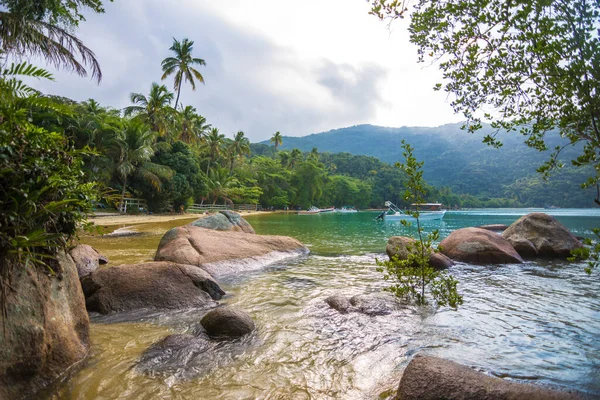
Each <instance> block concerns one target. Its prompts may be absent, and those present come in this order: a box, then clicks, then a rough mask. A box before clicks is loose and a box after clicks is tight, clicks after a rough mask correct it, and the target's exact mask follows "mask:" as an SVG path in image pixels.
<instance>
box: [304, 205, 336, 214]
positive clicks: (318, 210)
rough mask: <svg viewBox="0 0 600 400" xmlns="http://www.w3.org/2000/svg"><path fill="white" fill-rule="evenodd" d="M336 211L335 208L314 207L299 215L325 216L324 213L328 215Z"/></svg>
mask: <svg viewBox="0 0 600 400" xmlns="http://www.w3.org/2000/svg"><path fill="white" fill-rule="evenodd" d="M334 210H335V207H329V208H318V207H315V206H312V207H311V208H309V209H308V210H302V211H298V214H300V215H314V214H324V213H328V212H333V211H334Z"/></svg>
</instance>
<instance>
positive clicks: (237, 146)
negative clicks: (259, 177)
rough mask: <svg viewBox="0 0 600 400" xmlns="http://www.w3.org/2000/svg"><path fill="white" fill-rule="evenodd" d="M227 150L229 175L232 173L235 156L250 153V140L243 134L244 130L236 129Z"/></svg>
mask: <svg viewBox="0 0 600 400" xmlns="http://www.w3.org/2000/svg"><path fill="white" fill-rule="evenodd" d="M227 150H228V151H229V157H230V164H229V175H231V174H232V173H233V163H234V161H235V159H236V158H237V157H241V156H243V155H244V154H247V155H250V141H249V140H248V138H246V137H245V136H244V132H242V131H238V133H236V134H235V136H234V137H233V141H232V142H231V144H230V145H229V148H228V149H227Z"/></svg>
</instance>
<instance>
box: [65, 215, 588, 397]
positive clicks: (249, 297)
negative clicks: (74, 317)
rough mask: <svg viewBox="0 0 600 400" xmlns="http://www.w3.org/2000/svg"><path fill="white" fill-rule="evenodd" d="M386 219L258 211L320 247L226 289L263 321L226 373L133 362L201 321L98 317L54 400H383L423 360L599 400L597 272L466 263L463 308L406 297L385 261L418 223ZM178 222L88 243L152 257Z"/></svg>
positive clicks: (579, 229) (229, 299)
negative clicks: (367, 306) (335, 299)
mask: <svg viewBox="0 0 600 400" xmlns="http://www.w3.org/2000/svg"><path fill="white" fill-rule="evenodd" d="M532 211H533V210H506V209H502V210H470V211H456V212H448V213H447V214H446V216H445V218H444V220H443V221H441V222H434V221H432V222H431V223H429V224H428V225H426V226H425V228H426V230H433V229H439V230H440V233H441V236H442V237H444V236H446V235H448V234H449V233H450V232H451V231H453V230H455V229H458V228H462V227H466V226H478V225H483V224H497V223H499V224H510V223H512V222H514V221H515V220H516V219H517V218H518V217H519V216H521V215H524V214H526V213H528V212H532ZM547 211H549V212H550V213H552V214H554V215H556V217H557V218H558V219H559V220H560V221H561V222H562V223H563V224H565V225H566V226H567V227H569V228H570V229H571V230H572V231H573V232H574V233H575V234H576V235H579V236H589V235H591V229H592V228H593V227H596V226H598V227H600V210H566V209H557V210H547ZM376 215H377V213H375V212H373V213H368V212H359V213H357V214H342V215H336V214H325V215H295V214H287V215H286V214H268V215H257V216H250V217H248V218H247V220H248V221H249V222H250V223H251V224H252V225H253V226H254V228H255V230H256V231H257V233H259V234H278V235H289V236H293V237H296V238H298V239H299V240H301V241H302V242H304V243H306V244H307V245H308V246H309V247H310V249H311V253H310V254H309V255H307V256H302V257H296V258H291V259H287V260H284V261H280V262H276V263H273V264H271V265H269V266H267V267H264V268H261V269H258V270H253V271H249V272H247V273H243V274H240V275H237V276H235V277H230V278H227V279H223V280H221V281H220V283H221V286H222V287H223V289H224V290H225V291H226V292H227V296H226V297H225V299H224V300H223V301H222V302H223V303H226V304H229V305H231V306H233V307H235V308H238V309H241V310H244V311H246V312H248V313H249V314H250V316H251V317H252V318H253V319H254V321H255V323H256V326H257V331H256V332H255V334H253V336H252V337H251V338H250V340H249V342H248V344H247V346H246V347H243V348H242V349H240V348H237V349H236V348H232V349H231V352H230V353H228V350H227V349H228V348H227V347H225V348H224V349H222V350H223V351H222V352H221V353H220V357H219V359H215V360H212V359H202V360H199V362H201V363H203V365H205V364H206V363H208V364H209V365H213V364H211V363H214V369H212V370H211V371H210V372H209V373H207V374H201V375H199V376H197V377H195V378H193V379H189V380H178V379H177V378H176V377H175V376H146V375H143V374H140V373H137V372H136V371H135V368H134V366H135V364H136V361H137V359H138V358H139V356H140V355H141V354H142V352H143V351H144V350H145V349H146V348H148V346H150V345H151V344H152V343H155V342H156V341H158V340H160V339H162V338H163V337H165V336H166V335H168V334H172V333H188V332H192V331H193V327H194V324H197V322H198V321H199V320H200V318H201V316H202V314H201V313H198V312H197V311H196V310H192V311H184V312H168V313H156V314H155V315H154V316H149V317H145V318H144V319H143V320H138V321H134V322H120V323H107V322H106V321H105V322H102V321H98V320H97V319H93V321H92V322H93V324H92V329H91V334H92V341H93V344H94V347H93V350H92V357H91V358H90V361H89V363H88V364H87V366H86V367H85V368H84V369H83V370H82V371H80V372H79V373H77V374H76V375H75V376H74V377H72V378H71V379H70V380H69V381H68V382H67V383H66V384H65V385H64V386H63V387H62V388H61V390H60V391H59V393H58V394H57V396H56V397H54V398H55V399H61V400H62V399H81V400H83V399H85V400H91V399H97V398H105V399H112V398H120V399H132V400H133V399H155V398H161V399H318V400H322V399H325V400H327V399H363V398H366V399H375V398H378V396H379V394H380V393H381V392H383V391H387V390H393V389H394V388H396V387H397V385H398V382H399V377H400V375H401V372H402V370H403V369H404V367H405V366H406V365H407V363H408V362H409V361H410V359H411V357H412V356H413V355H414V354H416V353H427V354H431V355H436V356H439V357H443V358H446V359H450V360H453V361H457V362H459V363H462V364H466V365H469V366H472V367H474V368H476V369H478V370H480V371H483V372H485V373H487V374H490V375H494V376H499V377H504V378H508V379H514V380H518V381H524V382H530V383H535V384H539V385H550V386H553V387H559V388H568V389H577V390H581V391H584V392H587V393H589V394H592V395H593V396H596V397H600V340H598V337H599V335H600V297H599V293H600V280H599V279H598V272H595V273H594V275H592V276H588V275H587V274H585V273H584V271H583V265H581V264H570V263H566V262H563V261H536V262H526V263H524V264H507V265H497V266H485V265H484V266H477V265H469V264H461V263H459V264H456V265H455V266H454V267H452V268H451V269H450V270H449V271H450V273H451V274H452V275H454V276H455V277H457V279H458V280H459V282H460V283H459V291H460V292H461V294H462V295H463V296H464V305H463V306H461V307H460V308H459V309H458V310H457V311H453V310H450V309H448V308H439V309H436V308H434V307H432V306H425V307H415V306H412V305H407V304H402V303H398V302H396V301H395V300H394V299H393V298H391V297H390V296H389V295H387V294H384V292H383V289H384V288H385V286H386V282H385V281H383V279H382V275H381V273H379V272H377V270H376V265H375V259H376V258H382V257H385V253H384V251H385V246H386V243H387V240H388V238H389V237H390V236H393V235H411V234H414V229H412V230H411V229H407V228H405V227H403V226H402V225H401V224H400V223H398V222H377V221H375V217H376ZM183 223H184V222H182V224H183ZM171 227H172V223H171V224H165V225H160V224H153V225H147V226H144V225H141V226H140V227H139V229H140V230H142V231H144V234H143V235H142V236H140V237H132V238H122V239H114V238H113V239H110V240H106V239H101V238H90V240H87V242H89V243H90V244H92V245H94V246H95V247H97V248H98V249H99V250H100V252H101V253H104V254H105V255H107V256H108V257H109V259H111V263H114V262H115V261H116V263H119V262H139V261H144V260H147V259H148V258H149V257H151V256H152V254H153V252H154V250H155V248H156V245H157V244H158V240H159V239H160V237H161V236H162V235H163V234H164V232H166V230H167V229H169V228H171ZM121 240H122V242H121ZM115 241H116V243H115ZM224 245H226V244H224ZM333 294H341V295H345V296H347V297H351V296H353V295H368V296H377V297H379V298H382V299H385V301H386V302H388V304H392V305H394V306H393V310H392V313H391V314H389V315H381V316H368V315H364V314H360V313H349V314H340V313H338V312H337V311H335V310H333V309H331V308H330V307H329V306H328V305H327V304H326V303H325V302H324V299H325V298H327V297H328V296H330V295H333ZM187 372H189V371H187Z"/></svg>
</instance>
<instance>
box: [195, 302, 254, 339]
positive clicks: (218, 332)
mask: <svg viewBox="0 0 600 400" xmlns="http://www.w3.org/2000/svg"><path fill="white" fill-rule="evenodd" d="M200 323H201V324H202V326H203V327H204V329H206V333H207V334H208V336H210V337H212V338H215V339H237V338H239V337H242V336H244V335H247V334H249V333H251V332H252V331H253V330H254V329H255V325H254V321H252V318H250V316H249V315H248V314H246V313H245V312H243V311H239V310H233V309H231V308H228V307H219V308H217V309H214V310H212V311H209V312H208V313H207V314H206V315H205V316H204V318H202V320H201V321H200Z"/></svg>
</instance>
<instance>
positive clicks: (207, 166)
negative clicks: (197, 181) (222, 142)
mask: <svg viewBox="0 0 600 400" xmlns="http://www.w3.org/2000/svg"><path fill="white" fill-rule="evenodd" d="M209 169H210V159H208V164H207V165H206V176H208V170H209Z"/></svg>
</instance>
